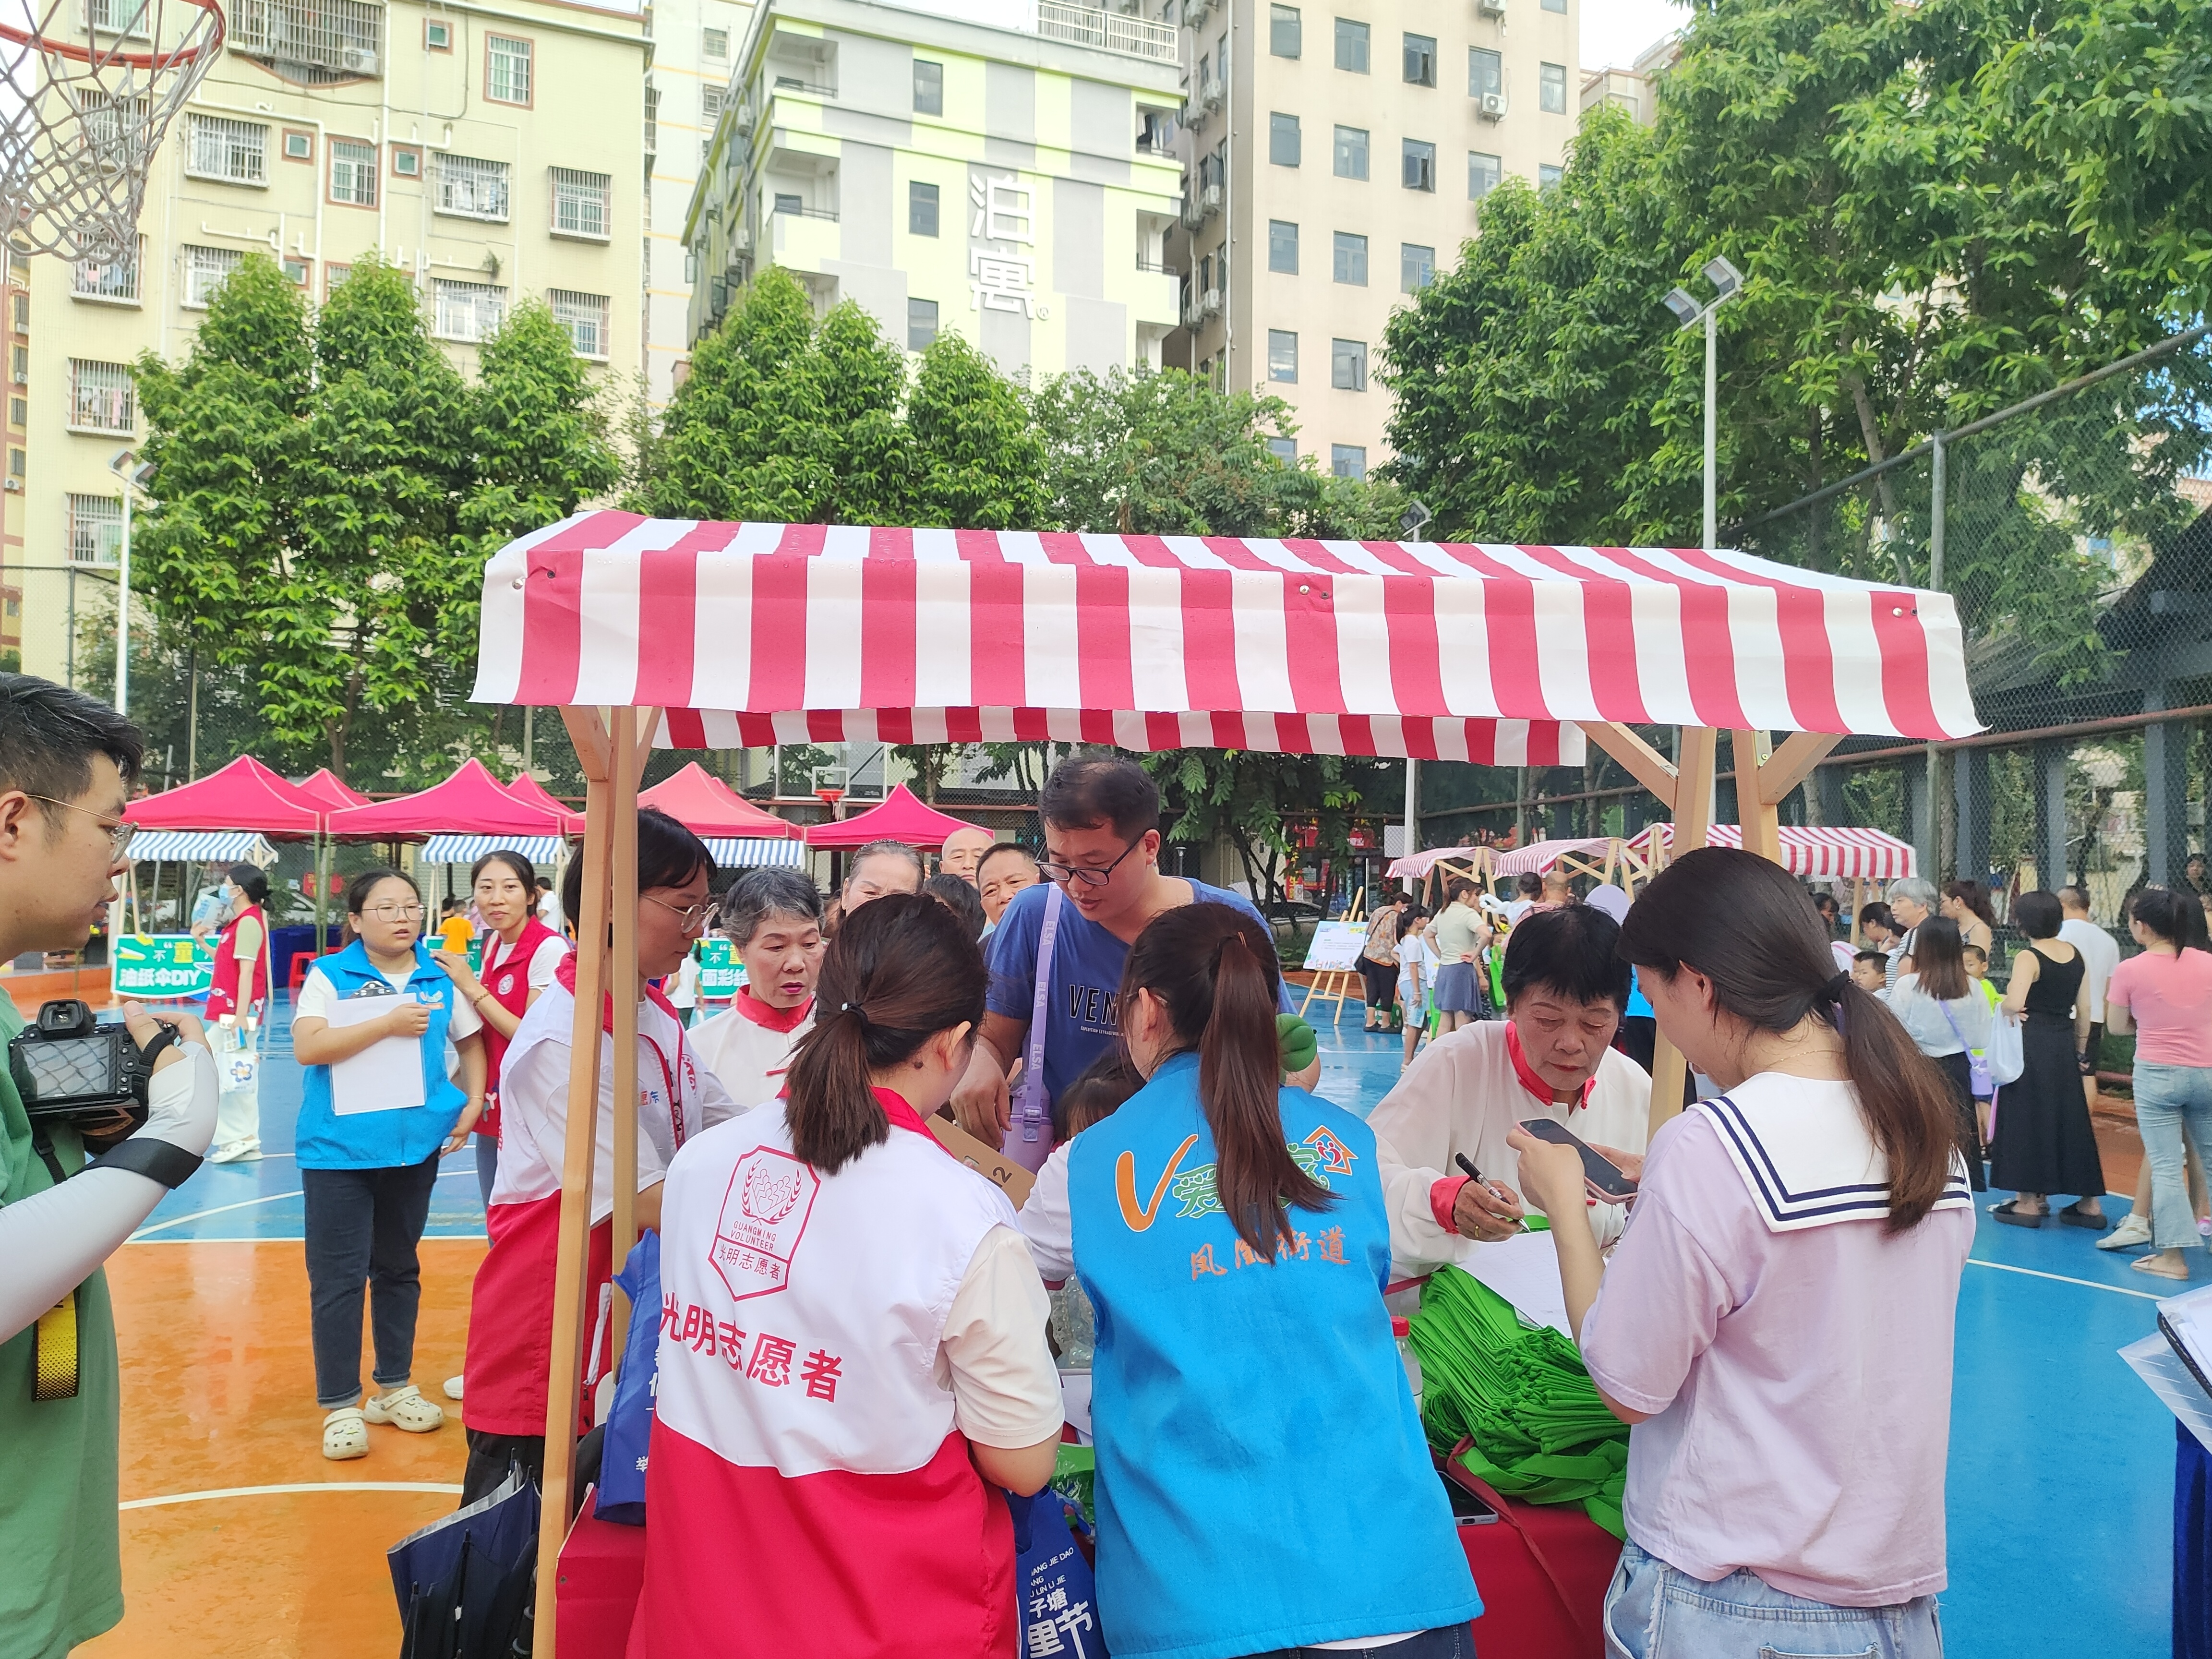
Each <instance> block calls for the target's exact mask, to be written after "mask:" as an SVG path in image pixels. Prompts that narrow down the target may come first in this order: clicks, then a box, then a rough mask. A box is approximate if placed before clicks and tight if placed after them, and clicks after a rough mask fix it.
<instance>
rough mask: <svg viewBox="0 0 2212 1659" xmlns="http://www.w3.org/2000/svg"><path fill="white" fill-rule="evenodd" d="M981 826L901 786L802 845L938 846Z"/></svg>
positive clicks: (811, 832) (819, 828)
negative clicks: (880, 802) (898, 843)
mask: <svg viewBox="0 0 2212 1659" xmlns="http://www.w3.org/2000/svg"><path fill="white" fill-rule="evenodd" d="M640 799H642V797H641V798H640ZM982 827H983V826H982V825H981V824H980V823H969V822H968V821H967V820H966V819H964V818H955V817H946V816H945V814H944V813H942V812H940V811H938V810H937V809H936V808H935V807H934V806H930V805H926V804H924V802H923V801H922V799H921V797H920V796H918V795H916V794H915V793H914V791H913V790H911V789H909V788H908V787H906V786H905V785H904V784H900V785H898V786H897V787H896V788H894V789H893V790H892V791H891V792H890V794H888V795H886V796H885V797H884V804H883V805H881V806H872V807H870V808H869V809H868V810H867V811H865V812H863V813H861V814H860V816H859V817H851V818H840V819H838V820H836V822H835V823H817V824H815V825H814V826H813V827H812V828H811V829H808V830H807V832H806V844H807V845H808V846H809V847H826V848H832V849H843V850H847V851H849V850H850V849H851V848H855V847H865V846H866V845H867V844H868V843H869V842H872V841H902V842H905V843H906V844H907V845H908V847H941V846H943V845H944V844H945V837H946V836H949V835H951V834H952V833H953V831H955V830H956V829H982Z"/></svg>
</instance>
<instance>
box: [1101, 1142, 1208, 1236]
mask: <svg viewBox="0 0 2212 1659" xmlns="http://www.w3.org/2000/svg"><path fill="white" fill-rule="evenodd" d="M1197 1145H1198V1137H1197V1136H1196V1135H1186V1136H1184V1137H1183V1143H1182V1146H1178V1147H1176V1152H1175V1156H1174V1157H1173V1158H1170V1159H1169V1160H1168V1167H1167V1168H1166V1169H1164V1170H1161V1171H1160V1178H1159V1180H1158V1181H1157V1182H1154V1183H1153V1185H1152V1201H1151V1202H1150V1203H1149V1204H1143V1205H1139V1203H1138V1202H1137V1155H1136V1154H1135V1153H1134V1152H1124V1153H1122V1154H1121V1157H1120V1158H1117V1159H1115V1164H1114V1196H1115V1198H1116V1199H1117V1200H1120V1202H1121V1219H1122V1220H1123V1221H1124V1222H1125V1223H1126V1224H1127V1225H1128V1229H1129V1231H1131V1232H1133V1233H1141V1232H1143V1231H1145V1230H1146V1228H1148V1227H1150V1226H1151V1225H1152V1223H1153V1222H1155V1221H1157V1220H1158V1219H1159V1216H1160V1200H1162V1199H1164V1198H1165V1197H1166V1196H1167V1191H1168V1183H1169V1182H1171V1181H1173V1180H1174V1179H1175V1174H1176V1170H1178V1169H1180V1168H1181V1167H1182V1161H1183V1159H1184V1158H1188V1157H1189V1156H1190V1149H1191V1148H1192V1147H1194V1146H1197Z"/></svg>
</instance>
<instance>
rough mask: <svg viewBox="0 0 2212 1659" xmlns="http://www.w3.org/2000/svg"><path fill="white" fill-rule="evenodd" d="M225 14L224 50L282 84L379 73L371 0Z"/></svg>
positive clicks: (380, 11)
mask: <svg viewBox="0 0 2212 1659" xmlns="http://www.w3.org/2000/svg"><path fill="white" fill-rule="evenodd" d="M122 3H125V4H128V3H130V0H122ZM228 10H229V18H228V22H229V33H228V41H227V42H226V44H227V45H228V48H229V50H230V51H232V52H236V53H237V54H238V55H239V56H240V57H242V58H259V59H261V60H262V61H263V62H264V63H266V64H270V66H271V67H272V68H274V69H275V70H276V73H277V74H278V75H279V76H283V78H284V79H285V80H288V81H292V82H298V83H301V84H303V85H307V86H319V85H327V84H329V83H330V82H335V81H347V80H354V79H357V78H359V77H360V76H369V75H380V74H381V73H382V72H383V58H384V52H383V46H384V7H383V6H382V5H381V4H380V3H377V0H234V3H233V4H232V5H231V6H230V8H229V9H228ZM424 39H425V42H426V44H433V43H431V42H430V41H429V37H428V35H427V34H426V35H425V37H424Z"/></svg>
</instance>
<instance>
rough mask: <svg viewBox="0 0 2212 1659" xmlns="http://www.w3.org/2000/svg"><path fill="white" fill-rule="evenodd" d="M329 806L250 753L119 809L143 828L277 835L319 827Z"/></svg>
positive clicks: (296, 836)
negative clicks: (205, 773)
mask: <svg viewBox="0 0 2212 1659" xmlns="http://www.w3.org/2000/svg"><path fill="white" fill-rule="evenodd" d="M330 810H331V809H330V807H329V805H327V804H325V802H324V801H322V800H321V799H318V798H317V797H315V796H313V795H312V794H309V793H307V792H306V791H305V790H304V789H302V788H301V786H300V785H298V784H295V783H289V782H287V781H285V780H284V779H283V777H281V776H279V775H277V774H276V773H275V772H272V771H270V769H268V768H267V767H265V766H264V765H263V764H262V763H260V762H259V761H258V760H256V759H254V758H253V757H252V756H251V755H240V757H238V758H237V759H236V760H234V761H233V762H231V763H230V764H229V765H228V766H226V767H224V768H223V769H222V770H221V771H219V772H210V774H209V775H207V776H205V777H204V778H202V779H201V780H200V781H198V782H197V783H187V784H185V785H183V786H181V787H179V788H175V789H167V790H164V791H162V792H161V793H160V794H158V795H147V796H143V797H142V798H141V799H137V800H134V801H132V802H131V805H129V806H127V807H125V809H124V811H123V816H124V817H125V819H127V820H128V821H129V822H131V823H135V824H137V825H139V826H140V827H141V828H142V829H250V830H253V831H256V832H258V834H261V835H264V836H274V837H276V838H277V839H280V840H295V841H296V840H304V839H306V838H307V837H308V836H313V835H314V834H316V833H317V832H318V831H319V830H320V829H322V827H323V820H324V817H325V816H326V815H327V814H328V813H329V811H330Z"/></svg>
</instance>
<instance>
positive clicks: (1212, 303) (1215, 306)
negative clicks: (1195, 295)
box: [1198, 288, 1221, 317]
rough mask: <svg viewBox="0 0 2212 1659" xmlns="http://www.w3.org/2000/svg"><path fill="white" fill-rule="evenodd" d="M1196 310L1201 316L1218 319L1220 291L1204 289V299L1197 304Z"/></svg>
mask: <svg viewBox="0 0 2212 1659" xmlns="http://www.w3.org/2000/svg"><path fill="white" fill-rule="evenodd" d="M1198 309H1199V313H1200V315H1201V316H1206V317H1218V316H1219V315H1220V314H1221V290H1220V289H1218V288H1210V289H1206V297H1205V298H1204V299H1203V300H1200V301H1199V302H1198Z"/></svg>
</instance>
